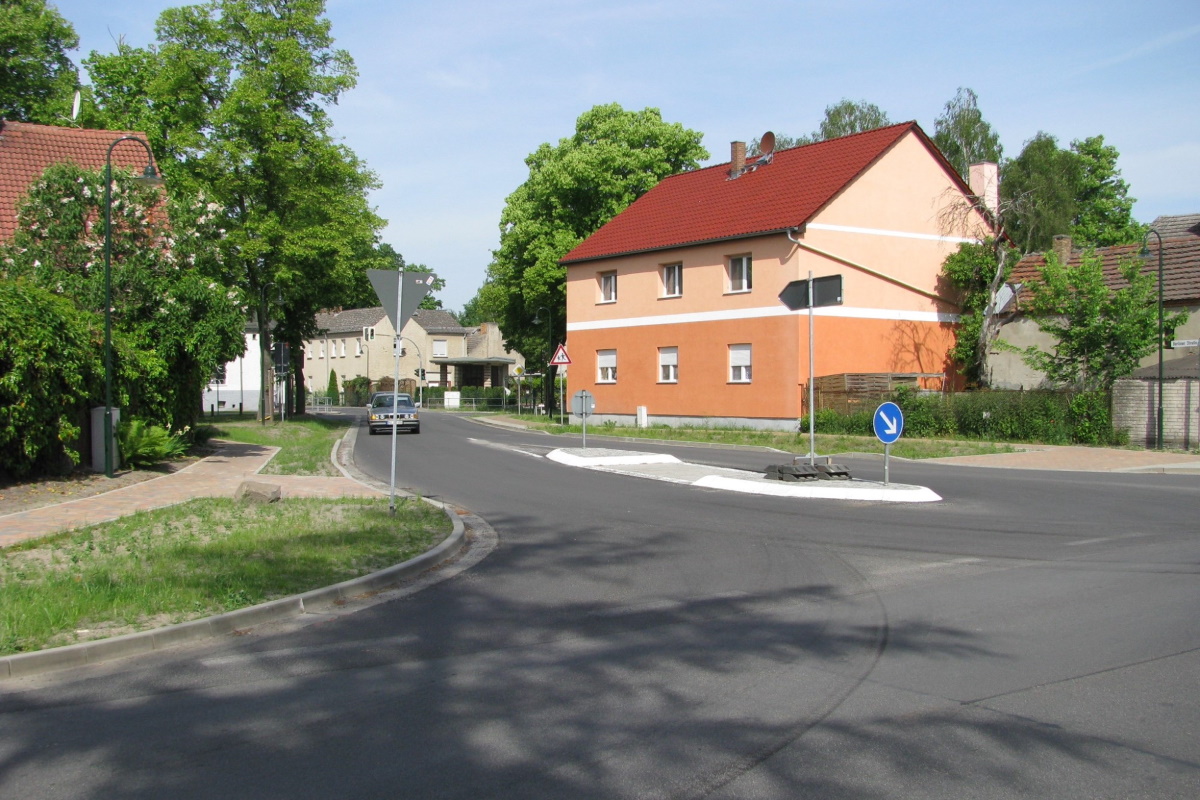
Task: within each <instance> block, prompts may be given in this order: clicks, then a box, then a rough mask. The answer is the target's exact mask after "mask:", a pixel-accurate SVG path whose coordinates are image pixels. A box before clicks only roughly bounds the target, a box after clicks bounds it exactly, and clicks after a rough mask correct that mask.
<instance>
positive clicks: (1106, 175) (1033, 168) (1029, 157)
mask: <svg viewBox="0 0 1200 800" xmlns="http://www.w3.org/2000/svg"><path fill="white" fill-rule="evenodd" d="M1118 155H1119V154H1118V153H1117V150H1116V148H1115V147H1112V146H1111V145H1105V144H1104V137H1103V136H1093V137H1091V138H1088V139H1078V140H1076V141H1073V142H1072V143H1071V147H1070V149H1064V148H1060V147H1059V146H1058V140H1057V139H1055V138H1054V137H1053V136H1051V135H1049V134H1047V133H1042V132H1039V133H1038V134H1037V136H1035V137H1033V138H1032V139H1030V140H1029V141H1028V142H1026V143H1025V147H1024V149H1022V150H1021V154H1020V155H1019V156H1017V158H1015V159H1013V160H1012V161H1010V162H1007V163H1006V164H1005V165H1004V166H1003V169H1002V172H1001V181H1000V194H1001V197H1002V199H1003V200H1004V203H1005V206H1006V209H1007V211H1006V215H1005V223H1006V228H1007V230H1008V233H1009V236H1011V237H1012V239H1013V241H1014V242H1015V243H1016V244H1017V246H1018V248H1020V250H1021V251H1022V252H1024V253H1030V252H1034V251H1040V250H1048V249H1049V248H1050V246H1051V244H1052V242H1053V239H1054V237H1055V236H1056V235H1058V234H1068V235H1070V236H1071V238H1072V239H1074V240H1075V241H1076V242H1077V243H1079V244H1082V245H1085V246H1093V247H1105V246H1108V245H1114V244H1131V243H1133V242H1136V241H1138V240H1139V239H1140V238H1141V237H1142V235H1143V233H1144V232H1145V229H1144V227H1143V226H1141V225H1139V224H1138V223H1137V222H1135V221H1134V219H1133V202H1134V201H1133V198H1131V197H1129V196H1128V190H1129V187H1128V185H1127V184H1126V183H1125V181H1124V180H1122V178H1121V171H1120V170H1119V169H1117V158H1118Z"/></svg>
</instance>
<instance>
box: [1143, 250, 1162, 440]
mask: <svg viewBox="0 0 1200 800" xmlns="http://www.w3.org/2000/svg"><path fill="white" fill-rule="evenodd" d="M1152 233H1153V234H1154V235H1155V236H1157V237H1158V393H1157V394H1158V409H1157V411H1158V418H1157V420H1156V423H1155V437H1154V442H1155V447H1156V449H1158V450H1162V449H1163V238H1162V234H1161V233H1159V232H1158V231H1156V230H1154V229H1153V228H1151V229H1150V230H1148V231H1146V235H1145V236H1143V237H1142V254H1143V255H1150V248H1149V247H1147V245H1146V243H1147V242H1148V241H1149V240H1150V234H1152Z"/></svg>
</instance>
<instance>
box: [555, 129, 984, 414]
mask: <svg viewBox="0 0 1200 800" xmlns="http://www.w3.org/2000/svg"><path fill="white" fill-rule="evenodd" d="M995 175H996V173H995V165H991V164H983V165H974V166H972V171H971V176H972V182H973V183H976V184H978V185H977V186H976V188H975V190H974V191H973V190H972V188H970V187H968V186H967V185H966V183H964V182H963V180H962V179H961V178H960V177H959V175H958V173H957V172H956V171H955V170H954V168H953V167H952V166H950V164H949V163H948V162H947V161H946V160H945V158H944V157H943V156H942V155H941V153H940V152H939V151H938V149H937V147H936V146H935V145H934V144H933V142H932V141H930V139H929V137H928V136H926V135H925V133H924V131H922V130H921V128H920V127H919V126H918V125H917V124H916V123H915V122H908V123H904V124H900V125H892V126H890V127H886V128H880V129H877V130H873V131H867V132H864V133H859V134H855V135H852V136H846V137H842V138H840V139H831V140H828V141H824V142H819V143H816V144H810V145H805V146H802V147H796V148H792V149H789V150H781V151H779V152H776V153H769V154H766V155H764V156H761V157H759V158H757V159H749V160H747V159H746V157H745V145H744V144H743V143H741V142H734V143H733V148H732V159H731V161H730V163H728V164H719V165H716V166H712V167H708V168H706V169H701V170H696V171H693V172H685V173H681V174H679V175H674V176H672V177H669V178H667V179H665V180H663V181H662V182H661V183H659V184H658V185H657V186H656V187H654V188H653V189H651V190H650V191H649V192H647V193H646V194H645V195H643V196H642V197H641V198H639V199H638V200H637V201H636V202H634V203H633V204H632V205H630V206H629V208H627V209H626V210H625V211H623V212H622V213H621V214H618V215H617V216H616V217H614V218H613V219H612V220H611V221H610V222H608V224H606V225H605V226H603V227H602V228H600V229H599V230H598V231H596V232H595V233H594V234H593V235H592V236H590V237H589V238H587V239H586V240H584V241H583V242H582V243H581V244H580V245H579V246H578V247H576V248H575V249H574V250H572V251H571V252H570V253H568V254H567V255H566V256H565V257H564V258H563V259H562V263H563V264H564V265H565V267H566V269H567V335H568V347H569V352H570V354H571V358H572V362H573V363H572V366H571V367H570V376H569V381H570V387H571V391H572V392H574V391H577V390H580V389H586V390H588V391H590V392H591V393H592V394H593V395H595V413H596V415H597V416H598V417H599V418H600V419H622V420H626V421H627V420H629V419H630V418H632V417H633V416H634V415H637V414H638V413H639V411H640V410H641V409H643V408H644V413H645V415H646V419H647V420H648V421H656V422H657V421H661V422H667V423H677V422H682V421H686V420H695V419H697V418H703V419H706V420H712V421H722V422H732V423H740V424H746V425H751V426H755V427H779V428H783V427H789V426H791V425H794V424H795V420H796V419H797V418H798V417H799V416H801V415H802V414H803V413H804V411H805V407H806V398H805V394H806V384H807V382H808V376H809V313H810V312H809V311H808V310H807V309H803V310H799V311H793V310H791V309H789V308H788V307H787V306H785V305H784V304H783V303H782V302H781V301H780V299H779V295H780V292H782V291H783V289H784V287H786V286H787V285H788V284H789V283H790V282H792V281H796V280H801V279H807V278H808V277H809V275H810V274H811V275H812V276H813V277H815V278H817V279H822V278H825V279H826V280H825V281H818V282H819V283H822V284H824V285H825V286H826V287H828V286H830V285H833V286H835V287H836V282H837V280H838V278H837V277H834V276H840V288H841V292H840V303H839V302H836V300H837V298H836V297H835V298H831V299H832V300H834V301H835V302H834V303H833V304H830V305H823V306H821V307H818V308H816V309H814V310H813V312H812V314H813V319H812V328H813V337H812V342H813V347H812V349H813V352H814V357H813V361H814V363H813V374H814V375H816V376H826V375H838V374H842V373H909V374H911V373H919V374H922V375H930V374H934V375H941V374H945V373H946V372H947V370H948V369H949V366H948V364H947V352H948V350H949V349H950V347H951V345H952V344H953V341H954V324H955V322H956V321H957V312H958V310H959V309H958V307H957V305H956V304H955V302H954V298H953V296H952V294H951V293H950V290H949V289H948V288H946V287H944V286H943V285H942V284H941V282H940V280H939V276H940V273H941V267H942V262H943V260H944V259H945V258H946V256H947V255H948V254H950V253H951V252H953V251H954V250H956V249H957V248H958V246H959V244H960V243H961V242H965V241H977V240H978V237H980V236H985V235H987V234H988V232H989V231H990V228H989V223H988V218H989V217H988V214H987V213H986V211H985V210H984V208H985V206H987V205H990V206H992V207H994V199H995V194H996V177H995Z"/></svg>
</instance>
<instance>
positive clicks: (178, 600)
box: [0, 498, 452, 655]
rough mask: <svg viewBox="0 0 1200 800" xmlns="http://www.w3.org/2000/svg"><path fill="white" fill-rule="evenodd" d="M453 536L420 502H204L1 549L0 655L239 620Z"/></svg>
mask: <svg viewBox="0 0 1200 800" xmlns="http://www.w3.org/2000/svg"><path fill="white" fill-rule="evenodd" d="M451 529H452V525H451V522H450V521H449V520H448V519H447V518H446V515H445V514H444V513H442V512H441V511H440V510H439V509H437V508H434V507H432V506H430V505H429V504H428V503H424V502H421V501H420V500H417V499H409V500H406V501H404V502H403V503H401V504H399V505H398V506H397V513H396V516H395V517H392V516H391V515H390V514H389V512H388V501H387V499H386V498H381V499H379V500H374V499H370V500H364V499H361V498H355V499H345V500H333V501H331V500H311V499H290V500H283V501H281V502H278V503H272V504H269V505H248V504H242V503H237V502H235V501H233V500H228V499H221V498H215V499H199V500H193V501H191V502H188V503H185V504H183V505H179V506H174V507H171V508H167V509H160V510H158V511H153V512H143V513H139V514H135V515H133V516H130V517H124V518H122V519H119V520H116V521H113V522H108V523H104V524H101V525H95V526H92V527H90V528H86V529H83V530H79V531H71V532H69V533H64V534H60V535H58V536H54V537H49V538H46V539H38V540H34V541H31V542H27V543H24V544H20V545H15V546H13V547H9V548H5V549H4V550H3V551H0V558H2V560H0V655H11V654H13V653H19V652H26V651H31V650H38V649H42V648H46V647H55V646H59V645H64V644H71V643H74V642H79V641H87V640H90V639H100V638H106V637H109V636H117V635H120V634H124V633H130V632H134V631H138V630H146V629H150V628H155V627H160V626H162V625H167V624H173V623H176V622H183V621H186V620H189V619H196V618H199V617H205V616H209V615H211V614H218V613H222V612H225V611H232V610H235V609H238V608H243V607H246V606H250V605H255V604H257V603H262V602H265V601H268V600H273V599H276V598H279V597H287V596H289V595H293V594H297V593H300V592H305V591H308V590H310V589H316V588H320V587H323V586H329V585H331V584H334V583H338V582H339V581H344V580H347V579H349V578H353V577H357V576H359V575H365V574H367V573H369V572H373V571H375V570H377V569H382V568H384V567H387V566H391V565H392V564H397V563H400V562H402V561H405V560H407V559H409V558H412V557H413V556H416V555H419V554H421V553H423V552H425V551H427V550H429V549H430V548H431V547H433V546H434V545H436V544H437V543H438V542H440V541H442V540H443V539H444V538H445V537H446V535H448V534H449V532H450V530H451Z"/></svg>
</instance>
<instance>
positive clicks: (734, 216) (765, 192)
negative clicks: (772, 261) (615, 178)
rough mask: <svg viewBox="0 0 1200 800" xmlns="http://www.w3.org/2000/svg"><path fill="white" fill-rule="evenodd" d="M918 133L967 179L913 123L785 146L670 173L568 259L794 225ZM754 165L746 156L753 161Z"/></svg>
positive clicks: (773, 230)
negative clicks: (767, 158) (732, 173)
mask: <svg viewBox="0 0 1200 800" xmlns="http://www.w3.org/2000/svg"><path fill="white" fill-rule="evenodd" d="M910 131H911V132H914V133H915V134H916V135H917V136H918V137H919V138H920V140H921V141H922V142H923V143H924V144H925V145H926V146H927V147H928V148H929V150H930V151H931V153H932V154H933V156H934V157H935V158H937V159H938V160H939V161H940V162H941V163H942V164H943V165H944V166H945V168H946V170H947V171H948V172H949V173H950V174H951V175H952V177H953V179H954V180H955V182H956V183H957V184H958V185H959V186H960V188H961V189H962V191H963V192H964V193H966V194H970V189H969V188H968V187H967V186H966V184H965V183H963V182H962V180H961V178H960V177H959V175H958V173H957V172H955V171H954V168H953V167H951V166H950V165H949V164H948V163H947V162H946V160H945V158H944V157H943V156H942V154H941V153H940V152H939V151H938V149H937V147H936V146H934V144H933V143H932V142H931V141H929V138H928V137H927V136H926V135H925V133H924V131H922V130H921V128H920V126H919V125H917V123H915V122H905V123H901V124H899V125H890V126H888V127H886V128H878V129H876V130H872V131H865V132H863V133H857V134H853V135H851V136H843V137H841V138H839V139H829V140H826V141H824V142H817V143H816V144H810V145H804V146H802V147H794V148H791V149H789V150H780V151H778V152H776V153H775V154H774V160H773V161H772V162H771V163H770V164H763V165H762V166H761V167H760V168H759V169H757V170H755V171H753V172H750V171H747V172H745V173H743V174H742V175H741V176H740V177H738V178H737V179H735V180H729V164H717V165H715V166H711V167H707V168H705V169H699V170H695V171H692V172H683V173H680V174H678V175H672V176H670V177H668V178H664V179H663V180H662V181H661V182H660V183H659V184H658V185H657V186H655V187H654V188H653V189H651V190H650V191H649V192H647V193H646V194H644V195H642V196H641V197H640V198H638V199H637V200H636V201H634V202H633V203H632V204H631V205H630V206H629V207H628V208H627V209H625V210H624V211H623V212H621V213H620V214H618V215H617V216H616V217H614V218H613V219H612V220H610V221H609V222H608V223H607V224H606V225H604V226H602V227H601V228H600V229H599V230H598V231H596V232H595V233H594V234H592V235H591V236H589V237H588V238H587V239H585V240H584V241H583V242H582V243H581V244H579V246H577V247H576V248H575V249H574V250H572V251H571V252H569V253H567V255H566V256H565V257H564V258H563V259H562V263H564V264H566V263H570V262H579V261H589V260H592V259H597V258H609V257H612V256H618V255H625V254H627V253H636V252H645V251H647V250H658V249H663V248H668V247H678V246H680V245H687V244H696V243H699V242H711V241H720V240H723V239H734V238H742V237H745V236H755V235H760V234H764V233H776V232H779V231H784V230H787V229H789V228H795V227H797V226H799V225H801V224H803V223H805V222H808V221H809V220H810V219H812V217H813V216H814V215H815V214H816V213H817V212H818V211H820V210H821V209H822V208H823V207H825V206H826V205H827V204H828V203H829V202H830V201H831V200H833V199H834V198H835V197H836V196H837V195H838V194H839V193H840V192H841V191H842V190H843V189H844V188H846V186H847V185H849V184H850V183H851V182H852V181H853V180H854V179H855V178H856V177H858V176H859V175H860V174H862V173H863V171H864V170H866V169H867V167H869V166H871V164H873V163H874V162H875V161H876V160H878V159H879V158H880V157H881V156H882V155H883V154H884V153H886V152H887V151H888V150H889V149H890V148H891V147H892V146H893V145H895V144H896V142H898V141H900V139H901V138H902V137H903V136H904V135H905V134H907V133H909V132H910ZM756 163H761V161H758V162H756V161H755V160H753V159H748V160H747V167H748V168H752V167H754V165H755V164H756Z"/></svg>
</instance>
